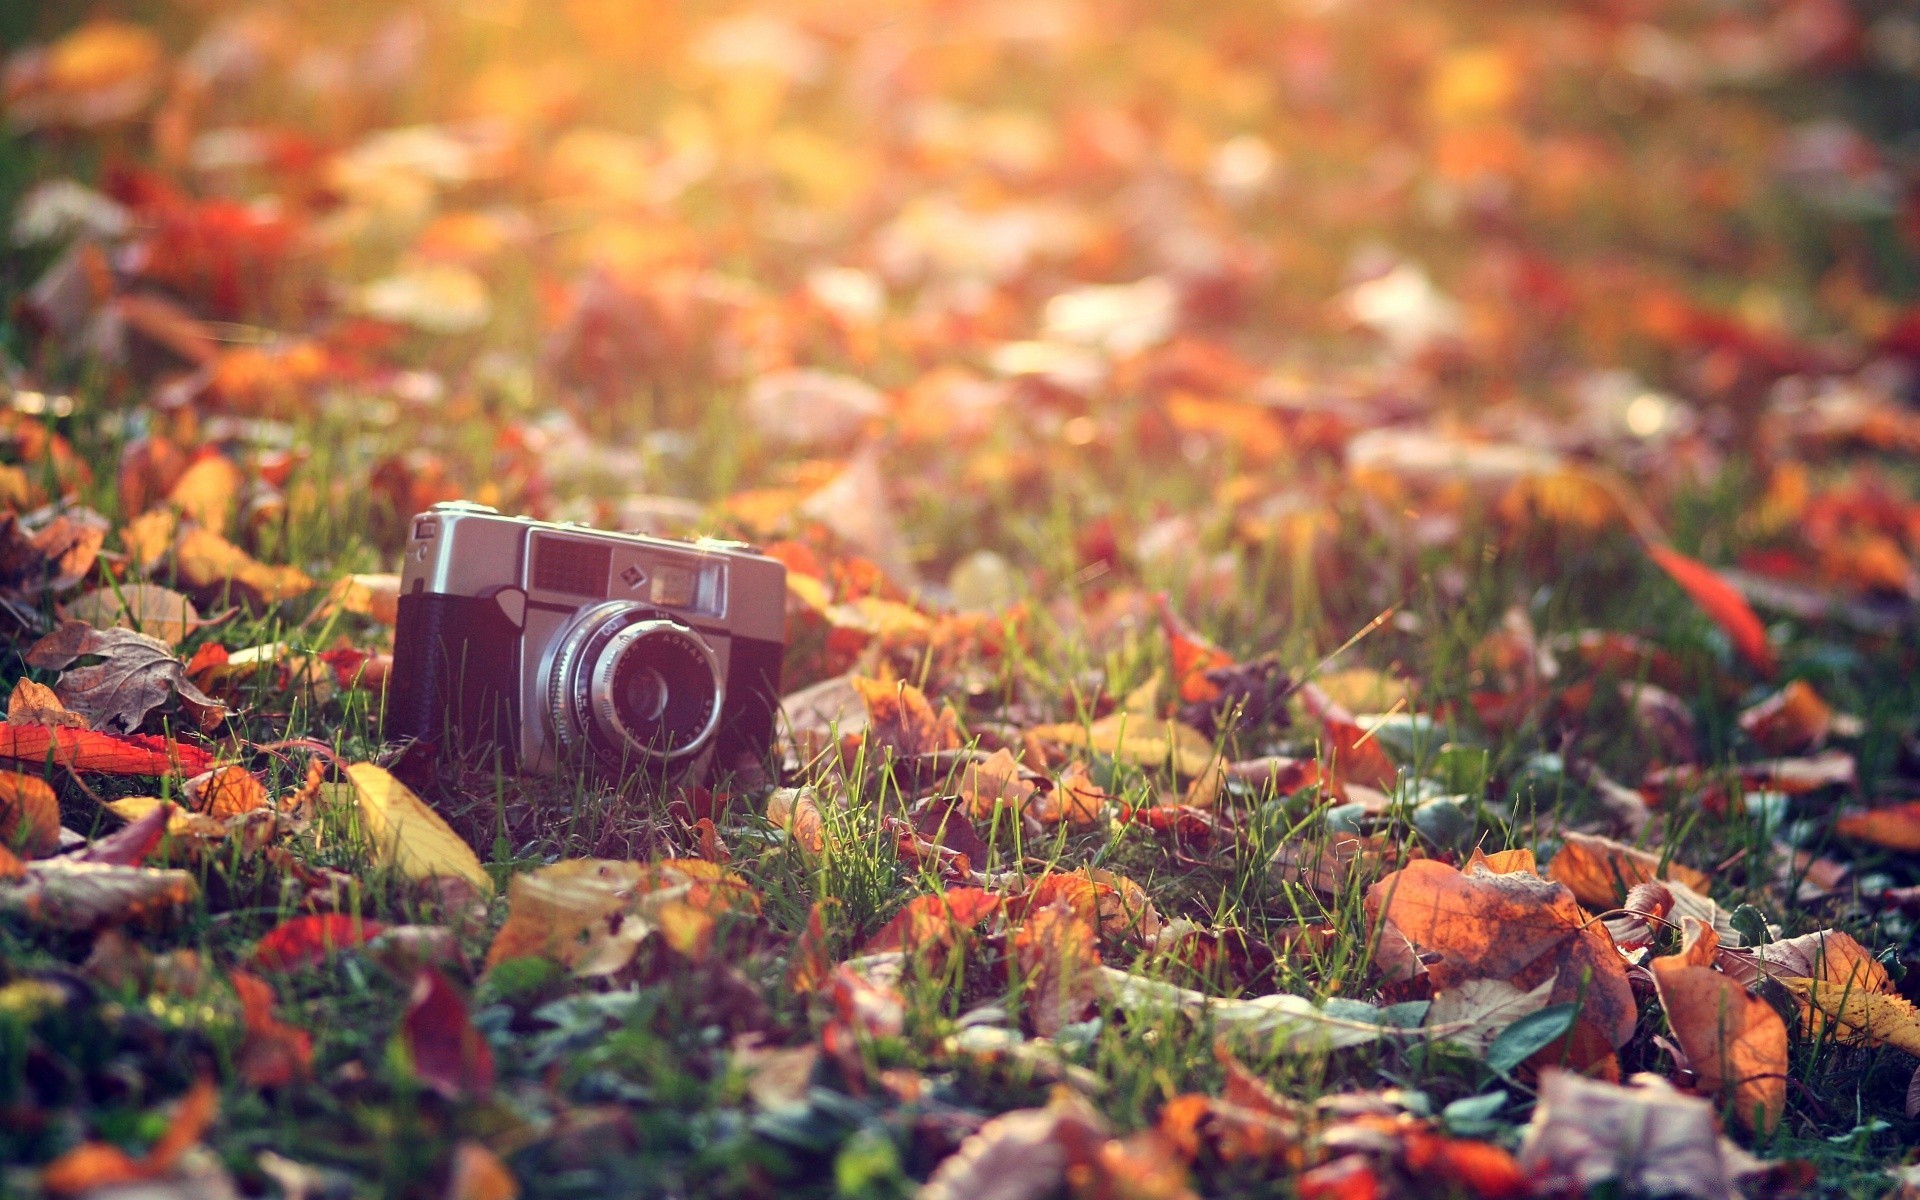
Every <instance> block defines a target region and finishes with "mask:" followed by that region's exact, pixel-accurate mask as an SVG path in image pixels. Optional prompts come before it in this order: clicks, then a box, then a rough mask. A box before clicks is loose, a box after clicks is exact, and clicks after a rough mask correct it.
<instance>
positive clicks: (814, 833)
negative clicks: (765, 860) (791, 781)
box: [767, 787, 827, 854]
mask: <svg viewBox="0 0 1920 1200" xmlns="http://www.w3.org/2000/svg"><path fill="white" fill-rule="evenodd" d="M816 795H817V793H816V792H815V791H814V790H813V789H812V788H810V787H802V788H776V789H775V790H774V792H773V794H772V795H770V796H768V797H767V820H768V821H770V822H772V823H773V824H774V825H776V826H778V827H779V828H781V829H784V830H786V831H787V835H788V836H789V837H791V838H792V839H793V840H794V842H795V843H796V844H798V845H800V846H803V847H805V848H806V849H807V850H808V851H810V852H812V853H814V854H821V853H824V852H825V851H826V848H827V825H826V819H825V818H824V817H822V816H821V815H820V805H819V804H818V803H817V802H816V801H815V796H816Z"/></svg>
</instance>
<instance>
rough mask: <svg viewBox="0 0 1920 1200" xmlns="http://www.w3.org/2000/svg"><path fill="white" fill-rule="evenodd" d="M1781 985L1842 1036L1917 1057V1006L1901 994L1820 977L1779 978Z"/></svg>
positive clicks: (1919, 1043)
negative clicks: (1873, 989) (1898, 1050)
mask: <svg viewBox="0 0 1920 1200" xmlns="http://www.w3.org/2000/svg"><path fill="white" fill-rule="evenodd" d="M1780 982H1781V984H1782V985H1783V986H1785V987H1786V989H1787V990H1788V991H1790V992H1792V993H1793V994H1794V995H1795V996H1797V997H1799V998H1800V999H1801V1000H1802V1001H1804V1002H1805V1003H1806V1004H1807V1005H1809V1006H1810V1007H1812V1008H1813V1009H1816V1010H1817V1011H1819V1012H1820V1013H1822V1014H1823V1015H1825V1016H1827V1017H1829V1018H1831V1019H1832V1021H1833V1023H1834V1027H1835V1028H1836V1029H1837V1030H1838V1032H1839V1035H1840V1037H1841V1038H1842V1039H1844V1040H1847V1041H1856V1040H1857V1041H1863V1042H1866V1043H1867V1044H1868V1045H1872V1046H1893V1047H1896V1048H1898V1049H1901V1050H1904V1051H1906V1052H1907V1053H1908V1054H1912V1055H1916V1056H1920V1009H1916V1008H1915V1007H1914V1006H1913V1002H1912V1001H1910V1000H1908V999H1907V998H1906V997H1905V996H1901V995H1898V994H1893V993H1880V992H1869V991H1863V990H1861V989H1860V988H1859V987H1857V986H1853V985H1850V984H1845V983H1832V982H1829V981H1827V980H1823V979H1797V978H1794V977H1791V976H1788V977H1785V978H1782V979H1781V980H1780Z"/></svg>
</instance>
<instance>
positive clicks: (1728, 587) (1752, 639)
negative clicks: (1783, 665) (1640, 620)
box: [1647, 542, 1776, 675]
mask: <svg viewBox="0 0 1920 1200" xmlns="http://www.w3.org/2000/svg"><path fill="white" fill-rule="evenodd" d="M1647 555H1648V557H1650V558H1652V559H1653V561H1654V562H1655V563H1657V564H1659V566H1660V569H1661V570H1663V571H1665V572H1666V573H1667V574H1668V575H1669V576H1671V577H1672V579H1673V581H1674V582H1675V583H1677V584H1679V585H1680V586H1681V588H1682V589H1684V590H1685V591H1686V593H1687V595H1689V596H1691V597H1693V602H1694V603H1695V604H1698V605H1699V606H1700V609H1701V611H1703V612H1705V613H1706V614H1707V616H1709V617H1711V618H1712V619H1713V622H1714V624H1716V625H1718V626H1720V628H1722V629H1724V630H1726V633H1727V637H1729V638H1731V639H1732V641H1733V647H1734V649H1736V650H1738V651H1739V652H1740V656H1741V657H1742V658H1744V659H1746V660H1747V661H1748V662H1749V663H1752V664H1753V666H1754V669H1755V670H1757V671H1759V672H1760V673H1761V674H1762V675H1772V674H1773V672H1774V667H1775V665H1776V664H1775V660H1774V656H1773V645H1772V643H1770V642H1768V641H1767V628H1766V626H1764V625H1762V624H1761V623H1760V618H1759V617H1757V616H1755V615H1754V611H1753V609H1752V607H1750V606H1749V605H1748V604H1747V599H1746V597H1745V596H1742V595H1741V594H1740V593H1739V592H1738V591H1736V590H1735V589H1734V587H1733V585H1732V584H1730V583H1728V582H1727V581H1726V580H1724V579H1722V578H1720V576H1719V574H1718V573H1717V572H1716V571H1714V569H1713V568H1712V567H1709V566H1708V565H1707V564H1705V563H1703V562H1701V561H1699V560H1698V559H1693V558H1688V557H1687V556H1686V555H1684V554H1682V553H1680V552H1679V551H1678V550H1675V549H1674V548H1673V547H1671V546H1663V545H1660V544H1659V543H1657V542H1649V543H1647Z"/></svg>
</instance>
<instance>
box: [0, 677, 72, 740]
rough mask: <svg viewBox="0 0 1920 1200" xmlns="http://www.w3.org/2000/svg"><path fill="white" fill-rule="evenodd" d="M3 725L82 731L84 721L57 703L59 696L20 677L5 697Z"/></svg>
mask: <svg viewBox="0 0 1920 1200" xmlns="http://www.w3.org/2000/svg"><path fill="white" fill-rule="evenodd" d="M7 724H9V725H45V726H47V727H48V728H50V729H85V728H86V727H87V719H86V718H85V717H83V716H81V715H80V714H79V713H77V712H72V711H70V710H69V709H68V708H67V706H66V705H64V704H62V703H60V697H59V696H57V695H55V694H54V690H53V689H52V688H50V687H48V686H47V685H46V684H44V683H35V682H34V681H33V680H31V679H28V678H26V677H25V676H22V677H21V678H20V679H19V680H17V681H16V682H15V683H14V685H13V692H12V694H11V695H9V696H8V697H7Z"/></svg>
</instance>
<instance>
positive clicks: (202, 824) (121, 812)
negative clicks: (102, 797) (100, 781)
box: [106, 796, 227, 840]
mask: <svg viewBox="0 0 1920 1200" xmlns="http://www.w3.org/2000/svg"><path fill="white" fill-rule="evenodd" d="M106 808H107V811H108V812H110V813H112V814H113V815H114V816H116V817H119V818H120V819H121V820H122V821H125V822H127V823H128V825H129V826H134V825H138V824H139V822H141V821H143V820H146V819H148V818H150V817H153V816H155V815H157V814H160V813H164V814H165V830H166V835H167V836H168V837H202V838H212V839H215V840H219V839H221V838H224V837H226V836H227V826H226V822H224V821H216V820H214V819H213V818H212V817H209V816H207V815H206V814H205V813H196V812H188V811H187V810H186V809H184V808H181V807H180V806H179V805H177V804H174V803H173V802H172V801H169V800H162V799H160V798H159V797H158V796H122V797H120V798H119V799H118V800H109V801H107V804H106Z"/></svg>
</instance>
